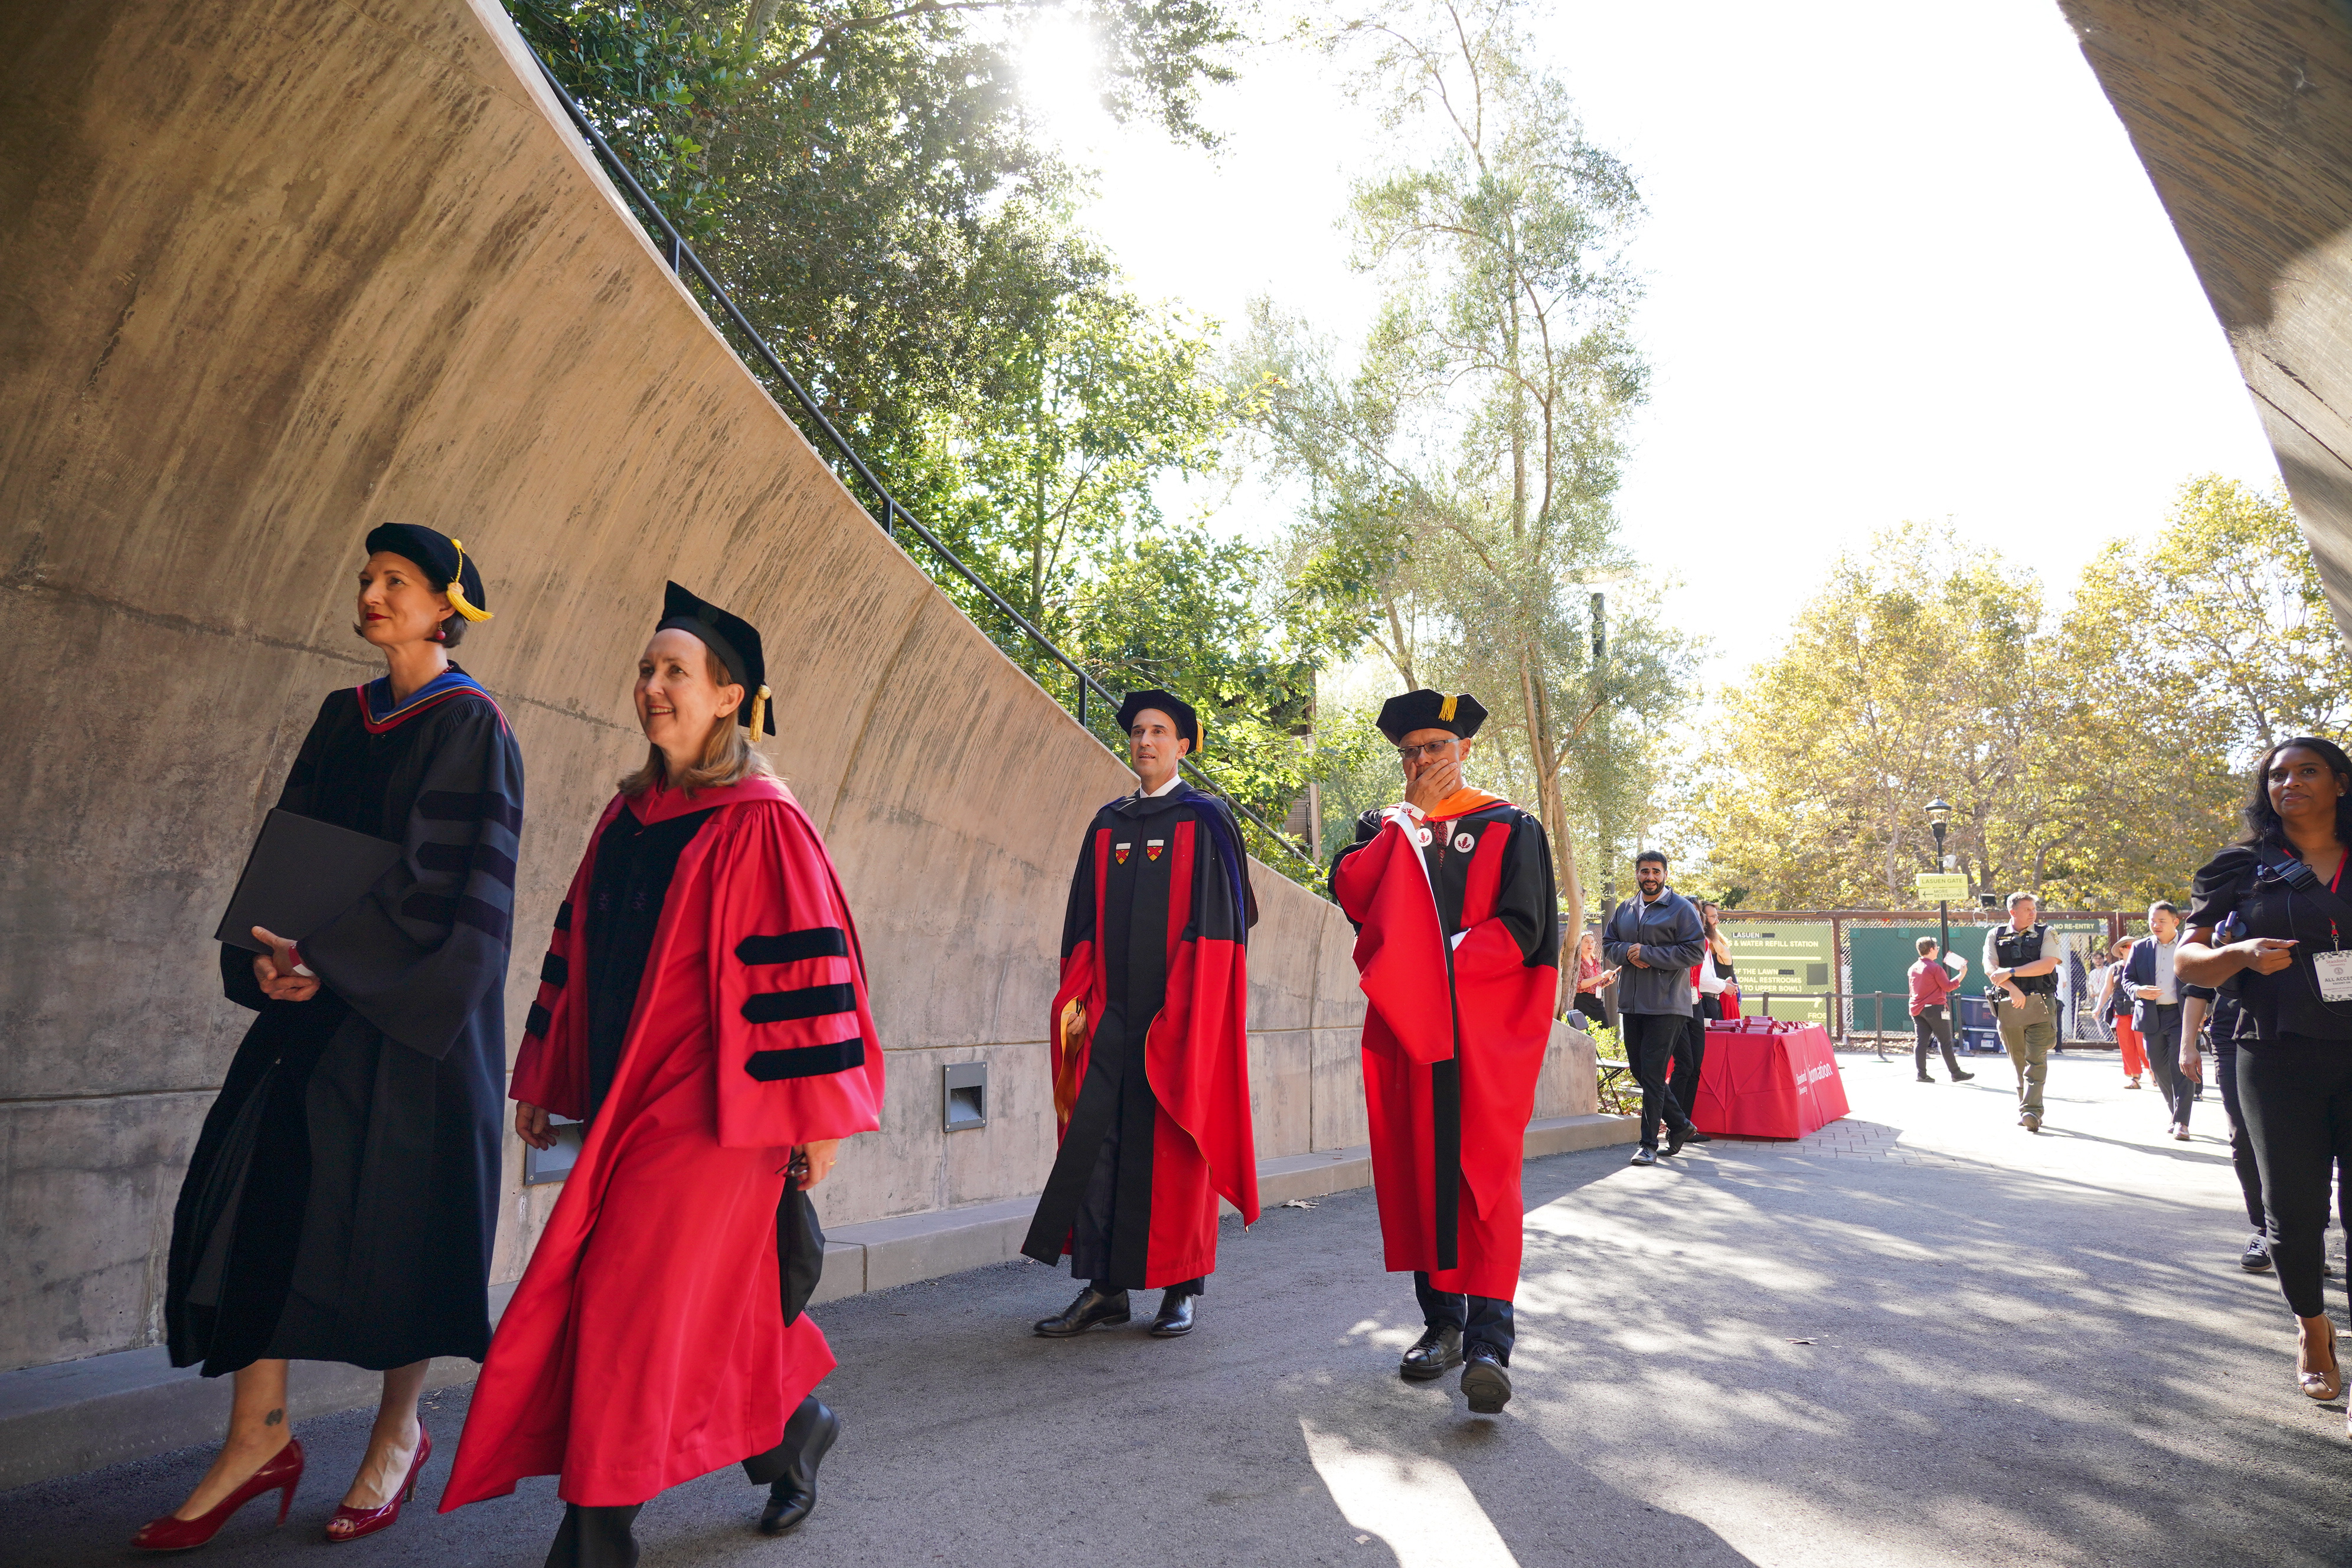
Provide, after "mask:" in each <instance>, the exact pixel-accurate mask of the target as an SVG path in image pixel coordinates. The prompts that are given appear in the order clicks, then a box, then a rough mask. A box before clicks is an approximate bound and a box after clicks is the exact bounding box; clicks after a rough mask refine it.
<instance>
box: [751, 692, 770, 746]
mask: <svg viewBox="0 0 2352 1568" xmlns="http://www.w3.org/2000/svg"><path fill="white" fill-rule="evenodd" d="M767 721H768V689H767V688H766V687H764V686H762V687H761V688H760V689H759V690H757V691H755V692H753V693H752V694H751V744H753V745H755V746H756V745H758V744H759V743H760V736H761V726H763V725H765V724H766V723H767Z"/></svg>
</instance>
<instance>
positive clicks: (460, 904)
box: [457, 899, 514, 942]
mask: <svg viewBox="0 0 2352 1568" xmlns="http://www.w3.org/2000/svg"><path fill="white" fill-rule="evenodd" d="M457 919H458V920H459V921H463V922H464V923H465V924H467V925H469V926H472V927H473V928H474V929H475V930H476V931H486V932H488V934H489V935H490V936H492V937H494V938H496V939H497V940H498V941H499V942H505V941H506V940H507V938H508V936H509V934H510V932H511V931H512V928H513V925H514V918H513V917H512V916H511V915H509V913H508V912H507V911H506V910H502V909H500V908H499V907H498V906H497V905H496V904H486V903H484V902H483V901H482V900H479V899H459V900H457Z"/></svg>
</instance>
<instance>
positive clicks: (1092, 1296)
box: [1034, 1285, 1128, 1340]
mask: <svg viewBox="0 0 2352 1568" xmlns="http://www.w3.org/2000/svg"><path fill="white" fill-rule="evenodd" d="M1127 1320H1128V1310H1127V1292H1126V1291H1124V1290H1097V1289H1095V1288H1094V1287H1093V1286H1092V1285H1088V1286H1087V1288H1086V1289H1083V1290H1081V1291H1079V1292H1078V1299H1077V1300H1075V1301H1073V1302H1071V1303H1070V1304H1069V1305H1068V1306H1067V1307H1066V1308H1065V1309H1063V1310H1062V1311H1061V1312H1060V1313H1058V1314H1057V1315H1055V1316H1054V1317H1051V1318H1040V1319H1039V1320H1037V1321H1036V1323H1035V1324H1034V1327H1035V1329H1036V1331H1038V1332H1039V1333H1041V1334H1043V1335H1045V1337H1046V1338H1047V1339H1049V1340H1066V1339H1068V1338H1069V1337H1070V1336H1071V1335H1073V1334H1083V1333H1085V1332H1086V1331H1087V1330H1088V1329H1091V1328H1093V1327H1094V1326H1095V1325H1096V1324H1097V1323H1123V1322H1125V1321H1127Z"/></svg>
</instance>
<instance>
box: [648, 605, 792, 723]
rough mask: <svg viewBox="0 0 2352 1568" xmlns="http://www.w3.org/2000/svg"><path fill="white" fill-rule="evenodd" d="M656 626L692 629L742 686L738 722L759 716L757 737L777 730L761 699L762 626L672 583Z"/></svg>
mask: <svg viewBox="0 0 2352 1568" xmlns="http://www.w3.org/2000/svg"><path fill="white" fill-rule="evenodd" d="M654 630H656V631H657V632H667V631H673V630H675V631H682V632H691V633H692V634H693V635H694V636H695V637H698V638H699V639H700V640H701V643H702V646H703V647H707V648H709V650H710V652H711V655H712V657H714V658H717V659H718V660H719V668H721V669H723V670H725V671H726V672H727V680H728V681H731V682H733V683H734V684H735V685H737V686H740V687H741V688H742V689H743V702H742V705H741V706H740V707H739V708H737V709H736V710H735V722H737V723H738V724H746V725H748V724H750V723H751V721H753V719H754V717H757V718H758V719H759V721H760V729H759V730H755V731H752V735H751V738H752V739H753V740H755V741H756V740H758V739H759V738H760V734H761V731H764V732H766V733H768V734H771V735H772V734H774V733H775V732H776V718H775V715H774V713H772V711H770V710H769V709H768V705H767V703H766V702H765V701H764V700H761V699H764V698H765V697H766V696H767V694H768V661H767V658H766V656H765V655H764V654H762V653H761V651H760V633H759V630H758V628H757V627H755V626H752V625H751V622H749V621H747V620H745V619H743V618H742V617H741V616H730V615H729V614H728V613H727V612H726V611H724V610H722V609H720V608H719V606H718V605H714V604H711V603H709V601H708V600H704V599H699V598H697V597H696V596H695V595H692V594H689V593H688V592H687V591H686V590H685V589H683V588H681V587H679V586H678V585H677V584H675V583H672V584H669V586H668V588H667V591H666V592H665V593H664V594H663V595H662V618H661V625H659V626H656V627H655V628H654ZM721 684H725V683H724V682H722V683H721Z"/></svg>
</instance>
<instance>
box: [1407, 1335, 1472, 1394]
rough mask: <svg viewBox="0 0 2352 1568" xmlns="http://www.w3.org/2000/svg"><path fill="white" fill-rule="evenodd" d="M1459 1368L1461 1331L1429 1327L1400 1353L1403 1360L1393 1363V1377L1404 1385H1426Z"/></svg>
mask: <svg viewBox="0 0 2352 1568" xmlns="http://www.w3.org/2000/svg"><path fill="white" fill-rule="evenodd" d="M1461 1364H1462V1331H1461V1330H1460V1329H1456V1328H1451V1327H1441V1326H1439V1325H1437V1324H1435V1323H1433V1324H1431V1325H1430V1326H1429V1327H1428V1328H1426V1329H1424V1330H1423V1331H1422V1334H1421V1338H1419V1339H1417V1340H1415V1341H1413V1342H1412V1349H1411V1350H1409V1351H1407V1352H1404V1360H1402V1361H1401V1362H1399V1363H1397V1375H1398V1376H1399V1377H1401V1378H1403V1379H1404V1380H1405V1381H1406V1382H1407V1383H1427V1382H1429V1381H1430V1380H1431V1379H1433V1378H1439V1377H1444V1375H1445V1373H1446V1371H1447V1369H1448V1368H1451V1367H1457V1366H1460V1365H1461Z"/></svg>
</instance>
